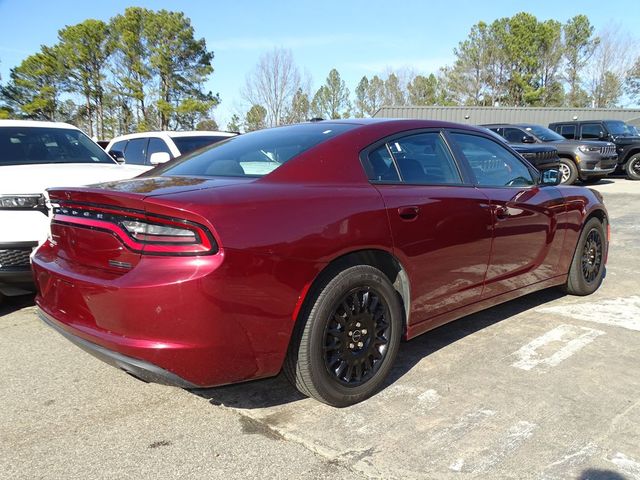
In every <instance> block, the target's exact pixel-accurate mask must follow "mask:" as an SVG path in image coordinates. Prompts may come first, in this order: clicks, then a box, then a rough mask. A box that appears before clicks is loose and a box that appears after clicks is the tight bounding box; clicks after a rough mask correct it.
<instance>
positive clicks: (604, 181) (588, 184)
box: [580, 178, 616, 187]
mask: <svg viewBox="0 0 640 480" xmlns="http://www.w3.org/2000/svg"><path fill="white" fill-rule="evenodd" d="M610 183H616V182H614V181H613V180H610V179H608V178H603V179H601V180H599V181H597V182H595V183H587V182H580V184H581V185H583V186H585V187H592V186H594V185H608V184H610Z"/></svg>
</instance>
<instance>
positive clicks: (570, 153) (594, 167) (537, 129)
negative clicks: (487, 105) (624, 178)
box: [484, 123, 618, 185]
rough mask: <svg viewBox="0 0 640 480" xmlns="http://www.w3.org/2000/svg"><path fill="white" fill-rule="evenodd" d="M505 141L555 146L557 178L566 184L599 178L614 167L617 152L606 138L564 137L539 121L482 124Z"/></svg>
mask: <svg viewBox="0 0 640 480" xmlns="http://www.w3.org/2000/svg"><path fill="white" fill-rule="evenodd" d="M484 126H485V127H487V128H490V129H491V130H493V131H494V132H496V133H497V134H499V135H501V136H503V137H504V138H505V139H506V140H507V141H508V142H522V143H544V144H547V145H552V146H554V147H556V148H557V149H558V155H559V156H560V173H561V175H562V178H561V182H562V183H565V184H567V185H571V184H573V183H575V182H576V181H577V180H582V181H583V182H586V183H595V182H599V181H600V180H601V179H602V178H604V177H606V176H607V175H609V174H610V173H613V172H614V171H615V169H616V163H617V159H618V156H617V154H616V149H615V145H614V144H613V143H610V142H600V141H588V140H567V139H566V138H564V137H563V136H562V135H559V134H558V133H556V132H554V131H553V130H550V129H548V128H546V127H543V126H541V125H534V124H524V123H519V124H517V125H507V124H492V125H484Z"/></svg>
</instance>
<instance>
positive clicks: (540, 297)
mask: <svg viewBox="0 0 640 480" xmlns="http://www.w3.org/2000/svg"><path fill="white" fill-rule="evenodd" d="M563 296H564V294H563V293H562V291H560V289H557V288H549V289H546V290H542V291H539V292H536V293H532V294H529V295H526V296H524V297H520V298H518V299H515V300H511V301H510V302H507V303H503V304H501V305H498V306H495V307H492V308H489V309H487V310H483V311H481V312H478V313H475V314H473V315H468V316H466V317H463V318H461V319H459V320H456V321H454V322H451V323H448V324H446V325H443V326H441V327H438V328H436V329H434V330H432V331H430V332H428V333H426V334H424V335H421V336H419V337H417V338H414V339H412V340H410V341H408V342H403V343H402V345H401V346H400V351H399V352H398V357H397V358H396V361H395V365H394V367H393V369H392V370H391V372H390V374H389V377H388V378H387V380H386V382H385V384H384V386H383V388H387V387H388V386H389V385H391V384H393V383H395V382H396V381H398V380H399V379H400V378H402V377H403V376H404V375H405V374H406V373H408V372H409V371H410V370H411V369H412V368H413V367H414V366H415V365H416V364H417V363H418V362H419V361H420V360H422V359H423V358H425V357H427V356H429V355H431V354H432V353H434V352H436V351H438V350H440V349H441V348H444V347H446V346H448V345H451V344H452V343H455V342H456V341H458V340H460V339H462V338H464V337H466V336H467V335H471V334H473V333H475V332H478V331H480V330H482V329H484V328H487V327H489V326H491V325H494V324H496V323H498V322H501V321H502V320H505V319H507V318H509V317H512V316H514V315H517V314H518V313H522V312H524V311H526V310H530V309H533V308H536V307H539V306H540V305H543V304H545V303H547V302H551V301H553V300H557V299H558V298H561V297H563ZM191 393H193V394H195V395H198V396H200V397H203V398H206V399H207V400H209V402H210V403H212V404H213V405H225V406H228V407H235V408H240V409H256V408H267V407H273V406H277V405H284V404H287V403H291V402H295V401H298V400H302V399H304V398H305V396H304V395H302V394H301V393H300V392H298V390H296V389H295V388H294V387H293V386H292V385H291V384H290V383H289V382H288V381H287V380H286V378H285V376H284V374H283V373H282V372H281V373H280V374H279V375H278V376H276V377H272V378H267V379H263V380H254V381H251V382H245V383H239V384H235V385H228V386H223V387H215V388H209V389H197V390H191Z"/></svg>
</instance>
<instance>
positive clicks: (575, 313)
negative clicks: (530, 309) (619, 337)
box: [537, 295, 640, 332]
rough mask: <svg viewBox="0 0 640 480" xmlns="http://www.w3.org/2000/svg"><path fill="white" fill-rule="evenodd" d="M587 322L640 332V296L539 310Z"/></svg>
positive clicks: (539, 310)
mask: <svg viewBox="0 0 640 480" xmlns="http://www.w3.org/2000/svg"><path fill="white" fill-rule="evenodd" d="M537 311H538V312H542V313H555V314H558V315H562V316H564V317H569V318H575V319H577V320H583V321H585V322H594V323H601V324H604V325H611V326H614V327H622V328H626V329H628V330H635V331H637V332H639V331H640V296H638V295H632V296H630V297H619V298H613V299H607V300H600V301H598V302H580V303H577V304H574V305H557V306H553V307H544V308H539V309H537Z"/></svg>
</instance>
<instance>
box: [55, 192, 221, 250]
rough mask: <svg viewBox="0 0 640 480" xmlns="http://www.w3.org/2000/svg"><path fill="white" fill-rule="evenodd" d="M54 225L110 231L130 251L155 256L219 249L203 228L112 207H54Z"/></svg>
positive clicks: (177, 220)
mask: <svg viewBox="0 0 640 480" xmlns="http://www.w3.org/2000/svg"><path fill="white" fill-rule="evenodd" d="M52 223H54V224H55V223H59V224H72V225H74V226H77V227H81V228H82V227H83V228H90V229H96V230H103V231H108V232H110V233H111V234H113V235H116V236H117V237H118V238H119V239H120V241H121V242H122V243H123V244H124V245H125V246H126V247H127V248H129V249H130V250H133V251H134V252H139V253H145V254H152V255H197V254H212V253H216V252H217V251H218V246H217V244H216V241H215V240H214V238H213V236H212V235H211V233H210V232H209V231H208V230H207V229H206V228H205V227H204V226H202V225H200V224H198V223H195V222H190V221H188V220H181V219H176V218H169V217H161V216H156V215H151V214H148V213H145V212H139V211H131V210H127V211H126V212H124V211H119V210H116V209H112V208H109V207H102V206H100V207H99V206H93V205H92V206H85V205H69V204H59V205H53V219H52Z"/></svg>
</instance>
